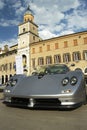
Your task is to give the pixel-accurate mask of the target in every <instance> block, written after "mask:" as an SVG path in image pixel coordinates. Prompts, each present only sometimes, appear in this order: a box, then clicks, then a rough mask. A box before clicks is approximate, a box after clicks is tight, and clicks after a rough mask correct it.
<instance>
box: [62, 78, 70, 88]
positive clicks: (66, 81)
mask: <svg viewBox="0 0 87 130" xmlns="http://www.w3.org/2000/svg"><path fill="white" fill-rule="evenodd" d="M68 83H69V78H68V77H66V78H64V79H63V80H62V85H63V86H65V85H67V84H68Z"/></svg>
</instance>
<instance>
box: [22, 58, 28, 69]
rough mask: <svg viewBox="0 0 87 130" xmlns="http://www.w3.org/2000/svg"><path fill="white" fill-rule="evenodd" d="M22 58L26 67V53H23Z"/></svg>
mask: <svg viewBox="0 0 87 130" xmlns="http://www.w3.org/2000/svg"><path fill="white" fill-rule="evenodd" d="M22 60H23V67H24V68H25V67H26V66H27V57H26V55H22Z"/></svg>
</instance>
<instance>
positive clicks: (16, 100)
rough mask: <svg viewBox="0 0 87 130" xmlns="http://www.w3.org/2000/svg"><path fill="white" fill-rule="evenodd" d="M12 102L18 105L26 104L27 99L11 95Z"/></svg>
mask: <svg viewBox="0 0 87 130" xmlns="http://www.w3.org/2000/svg"><path fill="white" fill-rule="evenodd" d="M11 103H12V104H18V105H28V103H29V99H27V98H18V97H12V98H11Z"/></svg>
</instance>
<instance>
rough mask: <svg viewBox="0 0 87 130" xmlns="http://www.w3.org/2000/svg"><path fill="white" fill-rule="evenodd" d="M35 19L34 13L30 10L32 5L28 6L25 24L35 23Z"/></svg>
mask: <svg viewBox="0 0 87 130" xmlns="http://www.w3.org/2000/svg"><path fill="white" fill-rule="evenodd" d="M33 19H34V16H33V11H32V10H31V9H30V5H28V7H27V10H26V12H25V14H24V22H26V21H31V22H33Z"/></svg>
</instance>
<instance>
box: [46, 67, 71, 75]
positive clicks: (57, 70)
mask: <svg viewBox="0 0 87 130" xmlns="http://www.w3.org/2000/svg"><path fill="white" fill-rule="evenodd" d="M68 71H69V68H68V67H67V66H65V65H53V66H48V67H47V68H46V69H45V73H46V74H47V73H49V74H61V73H66V72H68Z"/></svg>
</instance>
